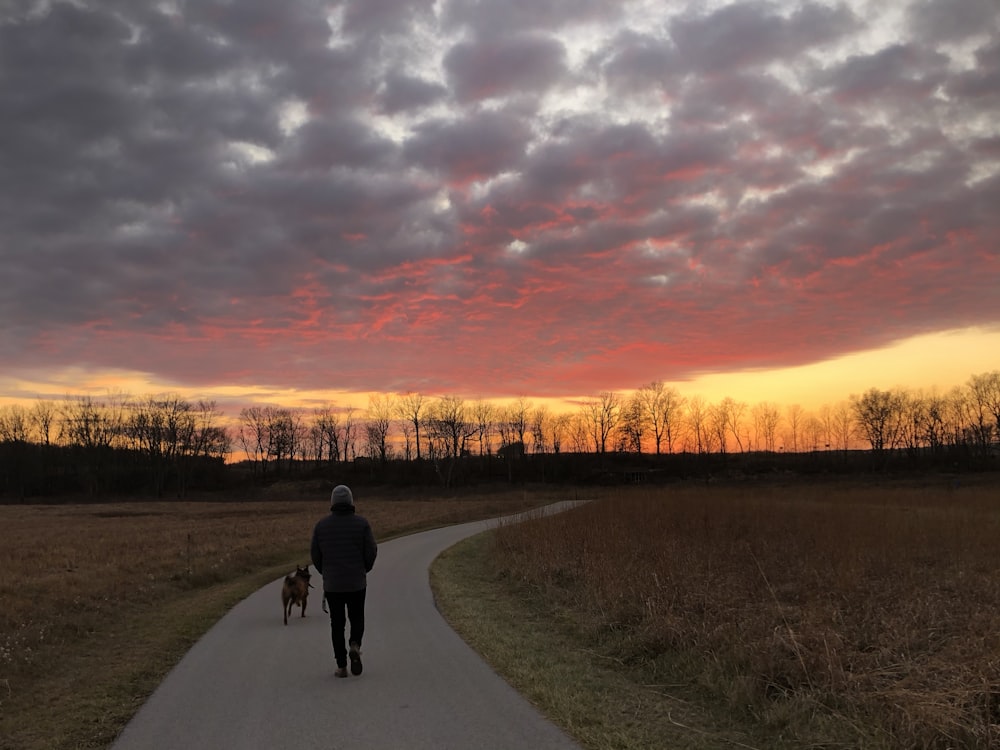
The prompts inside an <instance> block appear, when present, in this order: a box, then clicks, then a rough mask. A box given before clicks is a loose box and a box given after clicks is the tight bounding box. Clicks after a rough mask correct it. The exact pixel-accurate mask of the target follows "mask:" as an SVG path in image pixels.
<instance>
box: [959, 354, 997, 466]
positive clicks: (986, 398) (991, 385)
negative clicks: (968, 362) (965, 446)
mask: <svg viewBox="0 0 1000 750" xmlns="http://www.w3.org/2000/svg"><path fill="white" fill-rule="evenodd" d="M967 387H968V391H969V397H970V404H971V406H972V409H973V412H972V414H973V418H974V423H973V425H972V427H973V430H974V434H975V436H976V445H977V447H978V449H979V450H980V451H981V452H982V454H983V455H989V452H990V449H991V446H992V445H993V441H994V436H995V435H1000V371H998V370H994V371H993V372H984V373H981V374H979V375H973V376H971V377H970V378H969V380H968V383H967Z"/></svg>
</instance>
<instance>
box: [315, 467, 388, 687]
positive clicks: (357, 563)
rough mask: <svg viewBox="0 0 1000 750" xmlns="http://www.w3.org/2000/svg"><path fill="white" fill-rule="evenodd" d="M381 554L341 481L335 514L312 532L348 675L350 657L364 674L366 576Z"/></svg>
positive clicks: (340, 669)
mask: <svg viewBox="0 0 1000 750" xmlns="http://www.w3.org/2000/svg"><path fill="white" fill-rule="evenodd" d="M377 553H378V547H377V546H376V544H375V535H374V534H372V527H371V526H370V525H369V524H368V520H367V519H366V518H365V517H364V516H359V515H358V514H357V513H355V512H354V495H353V494H352V493H351V488H350V487H348V486H346V485H343V484H338V485H337V486H336V487H334V488H333V494H332V495H331V496H330V515H328V516H327V517H326V518H323V519H321V520H320V521H319V523H317V524H316V527H315V528H314V529H313V536H312V563H313V565H314V566H315V568H316V570H318V571H319V572H320V573H322V574H323V596H324V597H326V601H327V603H328V604H329V605H330V633H331V636H332V638H333V656H334V658H335V659H336V661H337V671H336V672H334V674H335V675H336V676H337V677H347V659H348V657H350V660H351V674H354V675H359V674H361V669H362V667H361V639H362V637H364V634H365V592H366V590H367V586H368V580H367V576H366V574H367V573H368V572H369V571H370V570H371V569H372V566H373V565H375V555H376V554H377ZM345 610H346V613H347V616H346V618H345V616H344V613H345ZM348 621H349V622H350V623H351V634H350V641H349V642H350V650H348V648H347V647H346V646H345V645H344V628H345V626H346V624H347V622H348Z"/></svg>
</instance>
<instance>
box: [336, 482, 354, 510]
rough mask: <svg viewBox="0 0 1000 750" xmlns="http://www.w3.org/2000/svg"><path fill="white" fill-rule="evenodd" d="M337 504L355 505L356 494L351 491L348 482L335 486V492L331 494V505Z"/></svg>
mask: <svg viewBox="0 0 1000 750" xmlns="http://www.w3.org/2000/svg"><path fill="white" fill-rule="evenodd" d="M335 505H349V506H351V507H354V495H353V494H352V493H351V488H350V487H348V486H347V485H346V484H338V485H337V486H336V487H334V488H333V494H332V495H330V506H331V507H333V506H335Z"/></svg>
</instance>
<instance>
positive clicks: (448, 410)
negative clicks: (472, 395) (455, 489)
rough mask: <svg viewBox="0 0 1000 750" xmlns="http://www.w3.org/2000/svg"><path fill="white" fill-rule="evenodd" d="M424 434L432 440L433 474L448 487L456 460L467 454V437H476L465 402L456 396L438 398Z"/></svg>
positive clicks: (452, 479) (451, 480) (450, 483)
mask: <svg viewBox="0 0 1000 750" xmlns="http://www.w3.org/2000/svg"><path fill="white" fill-rule="evenodd" d="M427 432H428V434H429V436H430V438H431V440H432V441H433V446H434V452H433V458H434V467H435V471H437V473H438V476H439V477H440V479H441V480H442V482H443V483H444V486H445V487H451V486H452V482H453V481H454V472H455V467H456V466H457V464H458V460H459V458H460V457H461V456H462V455H463V454H464V453H465V452H466V444H467V442H468V440H469V438H471V437H472V436H473V435H475V434H476V426H475V425H474V424H473V423H472V422H471V421H470V419H469V410H468V407H467V406H466V404H465V401H464V399H462V398H461V397H459V396H442V397H441V398H439V399H438V400H437V402H435V403H434V405H433V407H432V408H431V410H430V413H429V415H428V419H427ZM442 463H443V465H444V466H443V468H442Z"/></svg>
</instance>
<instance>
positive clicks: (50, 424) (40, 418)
mask: <svg viewBox="0 0 1000 750" xmlns="http://www.w3.org/2000/svg"><path fill="white" fill-rule="evenodd" d="M56 417H57V411H56V405H55V404H54V403H53V402H51V401H36V402H35V405H34V406H33V407H32V409H31V414H30V418H31V423H32V425H33V426H34V429H35V434H37V435H38V439H39V442H40V443H41V444H42V445H44V446H46V447H48V446H49V445H51V443H52V429H53V428H54V427H55V423H56Z"/></svg>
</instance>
